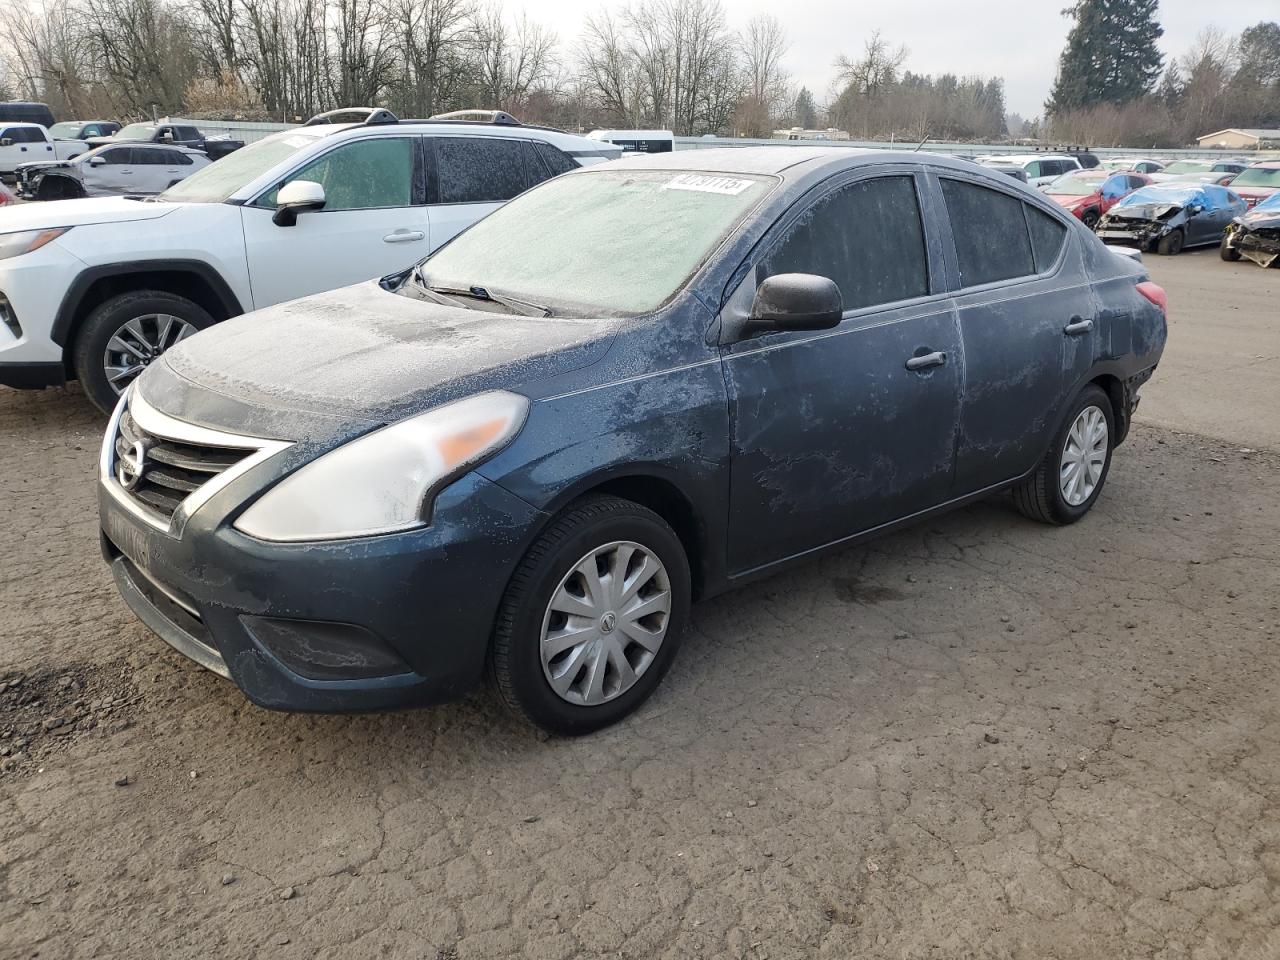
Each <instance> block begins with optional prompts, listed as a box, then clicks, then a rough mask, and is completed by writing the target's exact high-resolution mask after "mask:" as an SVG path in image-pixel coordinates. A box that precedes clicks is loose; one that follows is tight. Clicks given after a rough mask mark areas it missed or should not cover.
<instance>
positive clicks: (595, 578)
mask: <svg viewBox="0 0 1280 960" xmlns="http://www.w3.org/2000/svg"><path fill="white" fill-rule="evenodd" d="M391 132H392V133H394V132H395V131H391ZM428 214H430V211H428ZM297 269H299V270H305V269H307V265H306V264H305V263H299V264H298V265H297ZM1164 343H1165V297H1164V292H1163V291H1162V290H1161V289H1160V288H1159V287H1158V286H1156V285H1155V284H1153V283H1151V282H1150V281H1149V280H1148V278H1147V274H1146V272H1145V271H1144V269H1143V267H1142V265H1141V263H1139V262H1137V261H1135V260H1134V259H1131V258H1128V257H1125V256H1121V255H1120V254H1119V253H1116V252H1114V251H1112V250H1109V249H1107V248H1106V247H1105V246H1104V245H1103V244H1102V243H1101V242H1100V241H1099V240H1098V239H1097V238H1095V237H1094V236H1093V235H1092V234H1091V233H1090V232H1089V231H1088V230H1087V229H1086V228H1085V227H1084V226H1082V225H1081V224H1080V223H1079V221H1077V220H1075V219H1074V218H1073V217H1071V216H1070V215H1069V214H1066V213H1065V212H1064V211H1063V210H1062V209H1061V208H1059V207H1058V206H1057V205H1056V204H1054V203H1053V202H1052V201H1050V200H1048V199H1047V198H1045V197H1043V196H1042V195H1040V194H1039V193H1037V192H1036V191H1034V190H1031V189H1029V188H1027V187H1025V186H1023V185H1021V184H1019V183H1017V182H1016V181H1014V180H1012V179H1010V178H1008V177H1006V176H1004V175H1002V174H1000V173H993V172H990V171H987V170H984V169H983V168H981V167H979V166H976V165H974V164H972V163H969V162H966V161H959V160H952V159H949V158H944V157H932V156H924V155H921V154H913V153H894V152H861V151H853V150H844V149H825V150H820V149H806V148H794V147H777V148H768V147H766V148H752V149H718V150H705V151H702V150H699V151H687V152H677V153H669V154H659V155H652V156H644V157H635V158H630V159H627V160H624V161H619V162H616V163H612V164H603V165H599V166H596V167H592V168H588V169H585V170H583V171H581V172H574V173H570V174H567V175H565V176H562V177H559V178H557V179H555V180H552V181H549V182H547V183H545V184H543V185H541V186H539V187H536V188H535V189H533V190H530V191H529V192H527V193H525V194H523V195H522V196H520V197H519V198H517V199H516V200H514V201H512V202H511V203H510V204H508V205H506V206H504V207H502V208H501V209H499V210H498V211H497V212H495V213H493V214H492V215H490V216H489V217H488V218H487V219H485V220H483V221H481V222H480V223H478V224H476V225H475V226H474V227H472V228H471V229H470V230H468V231H466V232H465V233H463V234H461V235H460V236H458V237H457V238H455V239H454V240H453V241H451V242H450V243H449V244H448V245H446V246H444V247H442V248H441V249H440V250H438V251H437V252H436V253H435V254H434V255H432V256H431V257H430V258H428V259H427V260H426V261H424V262H423V263H421V264H420V265H419V266H418V267H417V268H415V269H414V270H411V271H409V272H407V273H404V274H399V275H396V276H392V277H386V278H383V279H382V280H381V281H371V282H369V283H366V284H362V285H359V286H354V287H349V288H346V289H342V290H338V291H334V292H331V293H327V294H322V295H319V296H315V297H309V298H307V299H303V300H298V301H295V302H292V303H287V304H283V305H281V306H277V307H273V308H271V309H268V310H263V311H260V312H258V313H254V314H250V315H248V316H243V317H239V318H236V319H233V320H229V321H226V322H224V323H222V324H220V325H218V326H216V327H214V328H212V329H210V330H208V331H206V332H204V333H201V334H199V335H198V336H196V337H193V338H190V339H188V340H186V341H184V342H183V343H182V344H180V345H178V346H177V347H175V348H174V349H172V350H170V351H168V352H166V353H165V354H164V356H163V358H162V359H161V361H160V362H158V363H156V364H153V365H152V366H151V367H150V368H149V369H148V370H147V371H146V373H145V374H144V375H143V376H142V377H141V378H140V379H139V380H138V381H137V383H136V384H135V385H134V386H133V387H132V388H131V389H130V390H129V391H128V392H127V394H126V395H125V396H124V397H123V398H122V400H121V402H120V405H119V406H118V408H117V409H116V411H115V414H114V416H113V417H112V419H111V423H110V427H109V429H108V431H107V435H106V439H105V442H104V445H103V450H102V462H101V482H100V506H101V520H102V548H103V552H104V555H105V557H106V559H107V560H108V562H109V563H110V564H111V566H112V569H113V572H114V574H115V578H116V581H117V584H118V586H119V589H120V591H121V593H122V595H123V596H124V598H125V600H126V601H127V602H128V603H129V605H130V606H131V607H132V608H133V609H134V610H135V611H136V613H137V614H138V616H139V617H140V618H141V619H142V620H143V621H145V622H146V623H147V624H148V625H149V626H150V627H151V628H152V629H153V630H154V631H155V632H156V633H158V634H159V635H160V636H161V637H163V638H164V639H165V640H166V641H168V642H169V643H170V644H171V645H173V646H174V647H176V648H177V649H179V650H180V651H182V652H184V653H186V654H187V655H188V656H190V657H192V658H194V659H195V660H197V661H199V662H200V663H202V664H204V665H205V666H207V667H209V668H210V669H212V670H214V671H216V672H218V673H220V674H222V675H223V676H227V677H230V678H231V679H232V680H234V681H235V682H236V683H237V684H238V685H239V686H240V687H241V688H242V689H243V690H244V692H245V693H246V694H247V695H248V696H249V697H250V699H252V700H253V701H254V702H255V703H258V704H261V705H263V706H266V707H273V708H281V709H291V710H324V711H337V710H355V709H372V708H383V707H390V706H401V705H406V704H413V703H424V702H431V701H435V700H441V699H446V698H451V697H457V696H459V695H461V694H462V693H464V692H465V691H466V690H468V689H469V688H470V687H471V686H473V685H474V684H475V683H476V682H477V681H478V680H479V679H480V678H481V677H482V676H483V675H485V673H486V672H487V673H488V674H489V675H490V676H491V677H492V679H493V681H494V683H495V686H496V688H497V690H498V692H499V694H500V696H501V698H502V699H503V700H504V701H505V702H506V703H507V704H509V705H510V706H511V707H513V708H514V709H515V710H516V711H517V712H519V713H520V714H522V715H523V716H525V717H527V718H528V719H530V720H532V721H533V722H534V723H536V724H539V725H541V726H543V727H545V728H547V729H549V730H552V731H556V732H560V733H583V732H586V731H590V730H594V729H597V728H599V727H602V726H604V725H606V724H609V723H613V722H614V721H616V720H618V719H620V718H621V717H623V716H625V715H626V714H628V713H629V712H631V711H633V710H634V709H636V707H637V706H638V705H639V704H640V703H642V702H643V701H644V699H645V698H646V697H648V696H649V694H651V693H652V692H653V690H654V688H655V687H656V686H657V685H658V683H659V682H660V681H661V679H662V676H663V674H664V673H666V671H667V669H668V668H669V667H670V666H671V663H672V661H673V660H674V659H675V656H676V651H677V647H678V645H679V641H680V635H681V632H682V630H683V629H684V627H685V624H686V622H687V620H688V616H689V604H690V602H691V601H693V600H695V599H698V598H700V597H706V596H709V595H712V594H715V593H718V592H721V591H724V590H726V589H729V588H731V587H734V586H736V585H739V584H742V583H744V582H747V581H750V580H752V579H754V578H757V577H761V576H765V575H768V574H770V573H772V572H774V571H775V570H779V569H781V568H783V567H785V566H786V565H788V564H791V563H796V562H806V561H809V560H811V559H812V558H813V557H815V556H818V555H819V554H821V553H822V552H823V551H826V550H831V549H839V548H842V547H845V546H848V545H849V544H853V543H857V542H859V541H861V540H863V539H865V538H867V537H871V536H875V535H878V534H881V533H884V532H886V531H889V530H893V529H895V528H896V527H898V526H900V525H902V524H906V523H912V522H915V521H918V520H920V519H922V518H924V517H928V516H931V515H932V514H935V513H937V512H939V511H942V510H947V509H951V508H953V507H956V506H959V505H962V504H965V503H969V502H971V501H973V500H975V499H977V498H980V497H985V496H987V495H989V494H991V493H994V492H996V491H1000V490H1006V489H1011V490H1012V491H1013V496H1014V502H1015V503H1016V504H1017V506H1018V507H1019V508H1020V509H1021V510H1022V511H1023V512H1024V513H1026V514H1027V515H1028V516H1030V517H1033V518H1034V519H1036V520H1040V521H1044V522H1046V523H1050V524H1065V523H1072V522H1074V521H1076V520H1079V519H1080V518H1081V517H1083V516H1084V515H1085V514H1086V513H1088V512H1089V510H1090V508H1091V507H1092V506H1093V505H1094V503H1095V502H1096V501H1097V499H1098V497H1099V495H1100V494H1101V492H1102V489H1103V486H1104V484H1105V482H1106V479H1107V473H1108V470H1109V469H1110V467H1111V460H1112V454H1113V451H1114V450H1115V448H1116V447H1117V445H1119V444H1120V443H1121V441H1123V440H1124V438H1125V434H1126V433H1127V432H1128V430H1129V425H1130V420H1131V417H1132V414H1133V411H1134V408H1135V407H1136V406H1137V403H1138V390H1139V388H1140V387H1141V386H1142V384H1143V383H1144V382H1145V381H1146V380H1147V379H1148V378H1149V377H1150V376H1151V374H1152V372H1153V371H1154V370H1155V367H1156V364H1157V362H1158V361H1159V359H1160V355H1161V351H1162V349H1163V347H1164ZM1100 522H1101V521H1100Z"/></svg>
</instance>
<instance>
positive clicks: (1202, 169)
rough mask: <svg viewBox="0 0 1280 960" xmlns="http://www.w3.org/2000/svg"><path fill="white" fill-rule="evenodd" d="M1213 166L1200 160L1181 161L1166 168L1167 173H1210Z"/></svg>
mask: <svg viewBox="0 0 1280 960" xmlns="http://www.w3.org/2000/svg"><path fill="white" fill-rule="evenodd" d="M1211 169H1212V166H1211V165H1210V164H1207V163H1202V162H1201V161H1199V160H1179V161H1178V162H1177V163H1171V164H1169V165H1168V166H1167V167H1165V168H1164V172H1165V173H1208V172H1209V171H1210V170H1211Z"/></svg>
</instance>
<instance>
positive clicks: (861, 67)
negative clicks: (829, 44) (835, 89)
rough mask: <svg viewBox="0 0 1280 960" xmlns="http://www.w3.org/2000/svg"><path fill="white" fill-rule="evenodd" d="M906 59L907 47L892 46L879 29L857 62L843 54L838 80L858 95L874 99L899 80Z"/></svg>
mask: <svg viewBox="0 0 1280 960" xmlns="http://www.w3.org/2000/svg"><path fill="white" fill-rule="evenodd" d="M906 60H907V48H906V47H905V46H898V47H890V46H889V43H888V41H886V40H885V39H884V37H883V36H882V35H881V33H880V31H879V30H877V31H875V32H874V33H872V34H871V36H870V37H869V38H868V39H867V41H866V43H865V44H864V46H863V51H862V56H861V57H859V58H858V59H857V60H851V59H850V58H848V57H846V56H844V55H843V54H842V55H841V56H840V57H838V58H837V59H836V75H837V80H838V82H839V83H841V84H842V85H843V86H844V87H846V88H852V89H853V91H854V92H856V93H859V94H862V95H863V96H874V95H875V94H877V93H880V92H881V91H882V90H884V89H885V87H887V86H888V85H890V84H891V83H893V82H894V80H896V79H897V77H898V71H899V70H900V69H901V68H902V65H903V64H904V63H905V62H906Z"/></svg>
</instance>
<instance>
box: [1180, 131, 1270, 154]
mask: <svg viewBox="0 0 1280 960" xmlns="http://www.w3.org/2000/svg"><path fill="white" fill-rule="evenodd" d="M1197 139H1198V140H1199V141H1200V146H1201V147H1206V148H1213V147H1218V148H1222V149H1225V150H1257V149H1259V148H1261V147H1264V146H1276V145H1280V130H1247V129H1246V130H1238V129H1235V128H1233V129H1230V130H1219V131H1218V132H1217V133H1210V134H1206V135H1205V136H1203V137H1199V138H1197Z"/></svg>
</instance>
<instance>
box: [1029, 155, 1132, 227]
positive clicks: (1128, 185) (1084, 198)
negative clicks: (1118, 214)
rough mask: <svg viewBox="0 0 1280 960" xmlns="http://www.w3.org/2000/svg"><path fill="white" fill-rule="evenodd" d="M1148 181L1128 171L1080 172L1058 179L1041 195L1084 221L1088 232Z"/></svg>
mask: <svg viewBox="0 0 1280 960" xmlns="http://www.w3.org/2000/svg"><path fill="white" fill-rule="evenodd" d="M1151 182H1152V181H1151V178H1150V177H1148V176H1147V175H1145V174H1142V173H1134V172H1133V171H1132V170H1122V171H1120V172H1118V173H1112V172H1110V171H1107V170H1084V171H1081V172H1079V173H1068V174H1067V175H1066V176H1062V177H1059V178H1058V179H1057V180H1055V181H1053V183H1051V184H1049V185H1048V186H1047V187H1045V188H1044V192H1045V193H1046V194H1048V195H1049V196H1050V197H1052V198H1053V199H1054V200H1056V201H1057V202H1058V203H1060V204H1061V205H1062V206H1063V207H1065V208H1066V209H1067V210H1070V211H1071V212H1072V213H1073V214H1075V215H1076V216H1077V217H1079V218H1080V219H1081V220H1083V221H1084V225H1085V226H1086V227H1088V228H1089V229H1090V230H1092V229H1093V228H1094V227H1096V226H1097V225H1098V221H1099V220H1100V219H1102V215H1103V214H1104V213H1106V212H1107V211H1108V210H1110V209H1111V208H1112V207H1114V206H1115V205H1116V204H1117V203H1119V202H1120V201H1121V200H1123V199H1124V198H1125V197H1127V196H1128V195H1129V194H1131V193H1133V191H1135V190H1137V189H1138V188H1139V187H1145V186H1146V185H1147V184H1149V183H1151Z"/></svg>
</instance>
